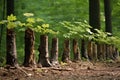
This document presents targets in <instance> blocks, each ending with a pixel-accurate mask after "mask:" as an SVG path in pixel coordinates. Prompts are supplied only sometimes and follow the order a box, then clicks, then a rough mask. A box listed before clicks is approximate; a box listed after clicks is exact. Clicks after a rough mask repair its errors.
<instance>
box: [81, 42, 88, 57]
mask: <svg viewBox="0 0 120 80" xmlns="http://www.w3.org/2000/svg"><path fill="white" fill-rule="evenodd" d="M81 56H82V57H83V58H85V59H88V53H87V42H86V41H85V40H82V41H81Z"/></svg>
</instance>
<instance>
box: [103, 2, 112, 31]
mask: <svg viewBox="0 0 120 80" xmlns="http://www.w3.org/2000/svg"><path fill="white" fill-rule="evenodd" d="M104 11H105V26H106V27H105V28H106V29H105V30H106V32H109V33H112V22H111V12H112V11H111V0H104Z"/></svg>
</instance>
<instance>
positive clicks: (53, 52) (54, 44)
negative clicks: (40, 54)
mask: <svg viewBox="0 0 120 80" xmlns="http://www.w3.org/2000/svg"><path fill="white" fill-rule="evenodd" d="M50 62H51V63H52V65H58V64H59V63H58V38H53V39H52V48H51V57H50Z"/></svg>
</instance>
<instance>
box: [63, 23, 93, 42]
mask: <svg viewBox="0 0 120 80" xmlns="http://www.w3.org/2000/svg"><path fill="white" fill-rule="evenodd" d="M61 24H62V25H63V27H64V28H66V32H64V33H63V37H65V38H78V39H80V38H81V39H86V40H91V39H92V38H93V36H92V34H93V33H92V32H91V30H90V28H91V26H90V25H89V24H88V23H87V22H86V21H84V22H81V21H78V22H77V21H75V22H68V21H64V22H61Z"/></svg>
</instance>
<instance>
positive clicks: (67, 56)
mask: <svg viewBox="0 0 120 80" xmlns="http://www.w3.org/2000/svg"><path fill="white" fill-rule="evenodd" d="M69 59H70V40H69V39H65V40H64V50H63V54H62V61H63V62H69Z"/></svg>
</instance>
